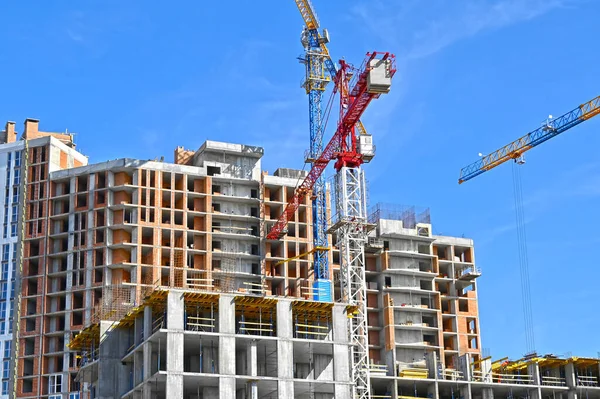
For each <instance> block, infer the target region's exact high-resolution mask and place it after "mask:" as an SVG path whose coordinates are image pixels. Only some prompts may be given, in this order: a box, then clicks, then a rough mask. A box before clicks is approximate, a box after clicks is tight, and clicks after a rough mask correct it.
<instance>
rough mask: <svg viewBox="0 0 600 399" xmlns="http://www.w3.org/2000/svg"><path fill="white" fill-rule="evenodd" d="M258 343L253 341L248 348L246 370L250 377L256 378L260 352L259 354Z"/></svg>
mask: <svg viewBox="0 0 600 399" xmlns="http://www.w3.org/2000/svg"><path fill="white" fill-rule="evenodd" d="M256 344H257V341H256V340H255V339H253V340H252V341H250V344H249V345H248V348H246V353H247V354H246V362H247V365H246V370H247V373H248V375H250V376H252V377H256V376H257V375H258V352H257V345H256Z"/></svg>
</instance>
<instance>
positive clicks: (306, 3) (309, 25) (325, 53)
mask: <svg viewBox="0 0 600 399" xmlns="http://www.w3.org/2000/svg"><path fill="white" fill-rule="evenodd" d="M294 1H295V2H296V6H297V7H298V10H299V11H300V15H301V16H302V19H303V20H304V24H305V25H306V29H307V30H308V34H309V35H311V36H312V38H313V42H314V43H318V44H319V47H320V48H321V54H320V55H321V56H322V57H323V64H324V65H325V68H326V69H327V72H328V73H329V75H330V76H331V77H332V78H333V77H335V75H336V74H337V68H336V67H335V63H334V62H333V60H332V59H331V55H330V54H329V49H328V48H327V42H328V41H329V39H328V38H325V40H324V38H322V37H321V36H320V35H319V27H320V26H321V25H320V23H319V18H317V13H316V12H315V9H314V7H313V5H312V2H311V1H310V0H294ZM308 90H309V87H307V91H308ZM356 127H357V129H358V133H359V134H360V135H366V134H367V129H365V126H364V125H363V123H362V122H361V121H360V120H359V121H358V122H357V124H356Z"/></svg>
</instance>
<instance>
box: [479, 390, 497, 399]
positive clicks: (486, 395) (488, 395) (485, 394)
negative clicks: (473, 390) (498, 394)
mask: <svg viewBox="0 0 600 399" xmlns="http://www.w3.org/2000/svg"><path fill="white" fill-rule="evenodd" d="M481 397H482V399H494V390H493V389H492V388H483V389H482V390H481Z"/></svg>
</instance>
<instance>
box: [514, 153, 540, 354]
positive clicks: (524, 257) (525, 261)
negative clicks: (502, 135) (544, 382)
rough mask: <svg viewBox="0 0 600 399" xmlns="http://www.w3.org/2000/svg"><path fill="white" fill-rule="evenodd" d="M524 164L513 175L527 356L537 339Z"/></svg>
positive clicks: (516, 163)
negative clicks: (523, 174)
mask: <svg viewBox="0 0 600 399" xmlns="http://www.w3.org/2000/svg"><path fill="white" fill-rule="evenodd" d="M523 163H524V160H523V158H518V159H516V160H515V162H514V163H513V166H512V175H513V190H514V200H515V216H516V223H517V245H518V255H519V269H520V273H521V299H522V305H523V318H524V322H525V343H526V349H527V354H533V353H535V337H534V331H533V311H532V307H531V285H530V282H529V257H528V252H527V234H526V231H525V212H524V208H523V184H522V180H521V172H520V165H521V164H523Z"/></svg>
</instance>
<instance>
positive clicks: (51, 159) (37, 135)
mask: <svg viewBox="0 0 600 399" xmlns="http://www.w3.org/2000/svg"><path fill="white" fill-rule="evenodd" d="M74 148H75V145H74V144H73V140H72V137H71V136H70V135H67V134H63V133H52V132H42V131H40V130H39V129H38V121H37V120H34V119H27V120H26V121H25V124H24V130H23V133H22V136H21V139H19V138H18V133H17V132H16V128H15V123H14V122H8V123H6V125H5V129H4V130H3V131H2V132H0V173H1V174H3V176H2V178H3V179H2V181H3V182H5V186H4V190H3V193H4V195H3V196H2V200H3V206H2V207H0V212H3V214H2V219H3V226H2V235H1V236H0V239H1V240H2V243H1V246H2V263H1V266H2V269H1V280H0V337H1V338H0V341H1V344H2V346H1V348H0V349H1V353H2V356H3V357H2V359H3V360H2V364H1V369H0V371H1V373H2V385H1V394H2V396H5V397H8V394H9V393H10V392H12V390H13V384H12V382H11V380H10V377H11V376H12V375H14V370H15V369H14V364H15V363H14V359H15V352H16V351H15V350H16V349H20V347H18V346H16V345H15V342H14V339H15V338H16V336H17V335H18V334H19V333H20V332H21V331H23V330H24V329H25V326H24V325H19V324H17V325H14V323H13V319H14V317H15V315H21V316H22V315H23V313H22V312H21V306H19V305H20V304H21V303H20V302H19V301H18V300H17V301H15V292H17V294H19V293H20V288H21V285H22V280H21V279H20V278H19V276H20V273H21V267H22V262H21V259H22V256H21V251H22V250H23V248H24V245H23V243H24V240H23V239H22V238H23V237H24V236H25V233H26V232H27V234H28V236H27V237H28V238H31V237H32V236H33V235H34V231H33V230H32V228H34V227H35V228H38V225H37V222H38V221H39V216H41V215H43V213H44V212H45V209H44V203H43V198H44V197H45V195H46V193H47V177H46V176H47V174H48V173H49V172H51V171H53V170H57V169H60V168H68V167H74V166H79V165H83V164H85V163H87V158H86V157H84V156H83V155H81V154H79V153H78V152H77V151H75V149H74ZM28 160H31V161H29V162H28ZM34 182H35V183H34ZM32 190H33V192H32ZM24 201H26V202H24ZM24 204H26V205H27V206H24ZM26 221H28V223H29V222H31V223H29V224H27V226H28V227H29V230H27V229H25V226H26V224H25V223H24V222H26ZM40 227H41V226H40ZM36 231H37V230H36ZM40 232H43V228H42V229H41V230H40ZM23 321H24V322H25V319H23ZM13 381H14V380H13Z"/></svg>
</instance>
